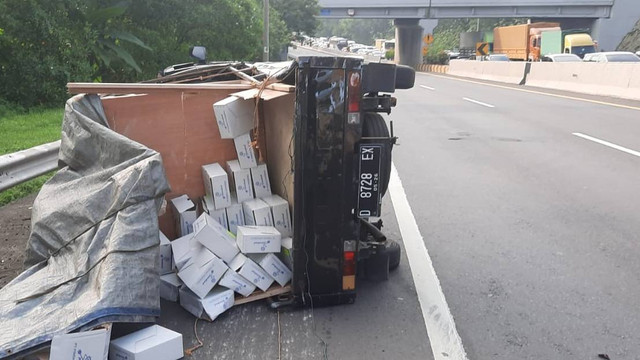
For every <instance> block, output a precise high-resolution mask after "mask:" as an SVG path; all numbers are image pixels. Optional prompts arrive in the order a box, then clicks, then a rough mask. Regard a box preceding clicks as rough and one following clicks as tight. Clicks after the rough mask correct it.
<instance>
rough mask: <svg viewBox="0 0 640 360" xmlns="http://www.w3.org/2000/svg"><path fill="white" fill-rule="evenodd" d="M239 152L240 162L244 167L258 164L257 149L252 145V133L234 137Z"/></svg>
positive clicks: (247, 167)
mask: <svg viewBox="0 0 640 360" xmlns="http://www.w3.org/2000/svg"><path fill="white" fill-rule="evenodd" d="M233 143H234V144H235V146H236V153H237V154H238V162H239V163H240V167H241V168H243V169H249V168H252V167H254V166H257V165H258V155H257V153H256V149H254V148H253V146H251V134H250V133H246V134H242V135H240V136H238V137H235V138H233Z"/></svg>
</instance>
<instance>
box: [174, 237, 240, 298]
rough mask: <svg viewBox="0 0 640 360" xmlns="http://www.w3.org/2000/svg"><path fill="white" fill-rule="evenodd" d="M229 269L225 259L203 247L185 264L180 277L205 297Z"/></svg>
mask: <svg viewBox="0 0 640 360" xmlns="http://www.w3.org/2000/svg"><path fill="white" fill-rule="evenodd" d="M228 269H229V267H227V265H226V264H225V263H224V261H222V260H220V258H218V257H217V256H215V255H214V254H213V253H211V252H210V251H209V250H206V249H203V250H202V251H201V252H200V253H199V254H197V255H195V256H194V257H193V258H192V259H191V260H189V262H187V263H186V264H185V265H184V267H183V268H182V270H180V272H178V277H179V278H180V279H181V280H182V282H184V284H185V285H186V286H187V287H188V288H189V289H190V290H191V291H193V292H194V293H195V294H196V295H198V296H199V297H201V298H203V297H205V296H206V295H207V294H208V293H209V291H211V289H213V287H214V286H215V285H216V284H217V283H218V281H219V280H220V278H221V277H222V275H224V273H225V271H227V270H228Z"/></svg>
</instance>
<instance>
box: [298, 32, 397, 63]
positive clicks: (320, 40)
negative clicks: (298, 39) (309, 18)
mask: <svg viewBox="0 0 640 360" xmlns="http://www.w3.org/2000/svg"><path fill="white" fill-rule="evenodd" d="M395 43H396V41H395V40H394V39H391V40H387V39H376V40H375V43H374V45H365V44H359V43H356V42H355V41H353V40H349V39H345V38H343V37H338V36H332V37H330V38H327V37H316V38H314V37H310V36H305V37H304V40H303V44H305V45H309V46H313V47H316V48H328V49H336V50H341V51H344V52H348V53H351V54H356V55H363V56H364V55H368V56H374V57H380V58H383V57H385V54H386V53H387V51H389V50H394V49H395Z"/></svg>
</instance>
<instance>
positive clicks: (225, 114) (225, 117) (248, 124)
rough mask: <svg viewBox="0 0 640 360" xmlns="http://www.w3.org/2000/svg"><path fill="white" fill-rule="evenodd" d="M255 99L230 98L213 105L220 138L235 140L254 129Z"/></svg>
mask: <svg viewBox="0 0 640 360" xmlns="http://www.w3.org/2000/svg"><path fill="white" fill-rule="evenodd" d="M255 108H256V102H255V100H254V99H249V100H245V99H241V98H238V97H235V96H229V97H227V98H225V99H222V100H220V101H218V102H217V103H215V104H213V112H214V113H215V115H216V122H217V123H218V129H219V130H220V137H221V138H223V139H233V138H234V137H237V136H240V135H242V134H244V133H248V132H249V131H251V129H253V119H254V111H255Z"/></svg>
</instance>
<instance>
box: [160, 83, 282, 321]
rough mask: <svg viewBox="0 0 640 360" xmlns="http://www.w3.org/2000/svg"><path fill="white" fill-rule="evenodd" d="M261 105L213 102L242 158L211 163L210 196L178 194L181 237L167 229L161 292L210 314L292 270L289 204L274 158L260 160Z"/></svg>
mask: <svg viewBox="0 0 640 360" xmlns="http://www.w3.org/2000/svg"><path fill="white" fill-rule="evenodd" d="M254 105H255V103H254V101H253V100H244V99H241V98H237V97H233V96H231V97H229V98H227V99H224V100H222V101H220V102H218V103H215V104H214V105H213V108H214V112H215V116H216V119H217V124H218V128H219V130H220V135H221V137H222V138H224V139H233V140H234V143H235V147H236V151H237V155H238V158H237V159H235V160H230V161H227V162H226V163H224V164H220V163H214V164H207V165H203V166H202V178H203V182H204V189H205V195H204V197H203V198H202V199H201V201H200V202H196V203H194V202H193V201H191V199H189V198H188V197H187V196H186V195H182V196H179V197H176V198H174V199H172V200H171V204H172V208H173V214H174V216H175V226H176V233H177V234H178V236H179V237H178V238H177V239H175V240H173V241H169V240H168V239H167V238H166V237H165V236H164V235H163V234H162V233H161V234H160V238H161V251H160V253H161V255H160V265H159V266H160V269H161V289H160V295H161V297H163V298H165V299H167V300H170V301H178V300H179V301H180V304H181V305H182V306H183V307H184V308H185V309H186V310H188V311H189V312H191V313H192V314H193V315H195V316H197V317H202V318H205V319H208V320H214V319H215V318H216V317H217V316H218V315H220V314H221V313H222V312H224V311H226V310H227V309H229V308H230V307H231V306H233V303H234V298H235V295H234V292H235V293H238V294H240V295H242V296H245V297H246V296H249V295H251V294H252V293H253V292H254V291H256V288H257V289H259V290H262V291H267V290H268V289H269V288H270V287H271V286H272V285H273V283H274V282H276V283H277V284H278V285H280V286H285V285H286V284H287V283H288V282H289V281H290V280H291V276H292V274H291V265H292V263H291V254H290V251H291V244H292V240H291V236H292V225H291V214H290V212H289V204H288V202H287V201H286V200H285V199H283V198H281V197H280V196H278V195H274V194H272V193H271V185H270V182H269V173H268V170H267V164H260V163H258V156H257V153H256V151H255V149H254V147H253V145H252V140H251V129H252V128H253V119H254V107H255V106H254ZM196 204H199V205H200V206H199V207H198V206H196ZM198 215H199V216H198Z"/></svg>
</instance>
